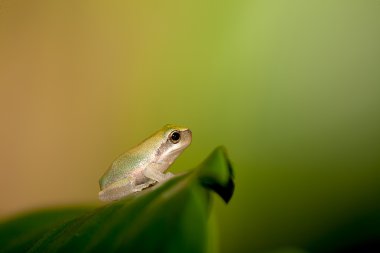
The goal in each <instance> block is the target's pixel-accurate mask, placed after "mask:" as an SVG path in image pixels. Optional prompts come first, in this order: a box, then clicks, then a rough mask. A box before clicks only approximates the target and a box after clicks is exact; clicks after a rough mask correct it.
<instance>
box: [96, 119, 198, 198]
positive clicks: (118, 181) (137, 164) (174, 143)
mask: <svg viewBox="0 0 380 253" xmlns="http://www.w3.org/2000/svg"><path fill="white" fill-rule="evenodd" d="M191 140H192V133H191V131H190V130H189V129H188V128H186V127H182V126H177V125H171V124H168V125H165V126H164V127H162V128H161V129H160V130H158V131H157V132H156V133H154V134H153V135H151V136H150V137H149V138H147V139H145V140H144V141H143V142H141V143H140V144H138V145H137V146H135V147H134V148H132V149H130V150H129V151H127V152H125V153H124V154H122V155H121V156H119V157H118V158H116V160H114V161H113V163H112V164H111V166H110V168H109V169H108V170H107V171H106V172H105V173H104V175H103V176H102V177H101V178H100V180H99V185H100V192H99V199H100V200H102V201H112V200H118V199H120V198H123V197H125V196H127V195H129V194H131V193H133V192H138V191H141V190H143V189H144V188H147V187H149V186H150V185H153V184H155V183H157V182H163V181H166V180H167V179H169V178H171V177H172V176H173V174H172V173H166V174H164V172H165V171H166V170H167V169H168V168H169V166H170V165H171V164H172V163H173V162H174V160H175V159H176V158H177V157H178V156H179V155H180V154H181V153H182V152H183V151H184V150H185V149H186V148H187V147H188V146H189V145H190V143H191Z"/></svg>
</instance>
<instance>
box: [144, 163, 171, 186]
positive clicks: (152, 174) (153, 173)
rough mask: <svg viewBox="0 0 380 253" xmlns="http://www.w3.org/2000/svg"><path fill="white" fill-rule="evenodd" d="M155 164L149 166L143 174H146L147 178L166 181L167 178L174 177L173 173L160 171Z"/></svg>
mask: <svg viewBox="0 0 380 253" xmlns="http://www.w3.org/2000/svg"><path fill="white" fill-rule="evenodd" d="M154 165H155V164H152V165H151V166H150V167H147V168H146V169H145V170H144V171H143V174H144V176H146V177H147V178H150V179H152V180H154V181H157V182H159V183H160V182H165V181H166V180H168V179H170V178H172V177H173V176H174V174H173V173H170V172H168V173H166V174H164V173H162V172H160V171H159V170H158V169H157V168H156V167H155V166H154Z"/></svg>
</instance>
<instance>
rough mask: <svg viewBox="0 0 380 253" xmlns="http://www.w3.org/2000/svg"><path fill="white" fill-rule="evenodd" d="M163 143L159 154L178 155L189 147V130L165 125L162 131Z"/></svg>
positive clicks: (190, 137) (190, 135)
mask: <svg viewBox="0 0 380 253" xmlns="http://www.w3.org/2000/svg"><path fill="white" fill-rule="evenodd" d="M162 134H163V137H164V143H163V144H162V146H161V148H160V149H161V150H160V151H161V153H165V154H173V155H174V154H176V153H178V154H180V153H181V152H182V151H183V150H184V149H185V148H186V147H187V146H189V145H190V143H191V139H192V134H191V131H190V129H189V128H187V127H182V126H177V125H171V124H169V125H165V126H164V127H163V131H162Z"/></svg>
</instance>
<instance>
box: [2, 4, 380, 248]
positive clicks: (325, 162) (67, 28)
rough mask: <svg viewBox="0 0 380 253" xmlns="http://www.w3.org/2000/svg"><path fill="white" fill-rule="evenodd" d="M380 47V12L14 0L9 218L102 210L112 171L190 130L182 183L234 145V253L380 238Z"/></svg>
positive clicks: (227, 219) (7, 72) (226, 242)
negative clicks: (71, 208)
mask: <svg viewBox="0 0 380 253" xmlns="http://www.w3.org/2000/svg"><path fill="white" fill-rule="evenodd" d="M379 45H380V3H379V1H376V0H372V1H371V0H365V1H348V0H347V1H301V0H294V1H139V2H138V1H133V2H132V1H104V2H103V1H60V2H58V1H41V0H38V1H23V0H16V1H7V0H0V85H1V86H0V112H1V124H0V140H1V141H0V169H1V174H0V177H1V184H0V198H1V200H2V203H1V205H0V215H1V217H7V216H9V215H11V214H14V213H17V212H19V211H24V210H29V209H33V208H38V207H42V206H51V205H65V204H72V203H91V202H96V201H98V200H97V192H98V184H97V181H98V179H99V177H100V176H101V175H102V174H103V172H104V171H105V169H106V168H107V167H108V165H109V164H110V163H111V161H112V160H113V159H114V158H115V157H116V156H117V155H118V154H120V153H122V152H124V151H125V150H126V149H128V148H129V147H131V146H133V145H134V144H136V143H138V142H139V141H141V140H142V139H144V138H145V137H146V136H148V135H149V134H151V133H152V132H154V131H155V130H157V129H159V128H160V127H161V126H162V125H164V124H166V123H175V124H182V125H186V126H188V127H190V128H191V129H192V131H193V143H192V145H191V147H190V148H189V149H188V150H187V151H186V152H185V153H184V154H183V155H182V156H181V158H180V159H179V160H178V161H177V162H176V163H175V164H174V166H173V169H172V171H174V172H179V171H184V170H188V169H191V168H193V167H194V166H196V165H197V164H198V163H199V162H200V161H201V160H202V159H204V158H205V157H206V156H207V155H208V153H209V152H211V150H212V149H213V148H214V147H215V146H216V145H219V144H224V145H225V146H226V147H227V149H228V151H229V154H230V157H231V159H232V161H233V163H234V166H235V174H236V191H235V195H234V197H233V199H232V201H231V203H230V204H229V205H228V206H225V205H224V204H223V203H222V202H221V201H220V200H217V199H216V198H215V199H216V201H215V206H214V211H215V212H216V215H217V218H218V223H219V229H220V241H221V246H220V248H221V250H222V252H267V251H271V250H274V249H277V248H281V247H298V248H304V249H312V250H313V249H314V250H318V248H319V247H323V245H324V243H327V242H330V243H332V244H333V245H335V246H337V245H338V246H339V245H341V244H342V245H344V244H347V243H348V244H349V243H352V242H353V241H355V239H358V238H364V240H366V238H367V239H369V240H370V239H371V238H372V236H373V235H374V234H376V233H379V231H378V229H377V228H374V227H376V225H375V224H380V184H379V182H380V155H379V154H380V131H379V129H380V113H379V109H380V99H379V98H380V70H379V67H380V46H379ZM379 226H380V225H379ZM376 229H377V230H376ZM339 231H340V232H339ZM342 231H343V232H342ZM378 235H379V234H378ZM335 246H334V247H335Z"/></svg>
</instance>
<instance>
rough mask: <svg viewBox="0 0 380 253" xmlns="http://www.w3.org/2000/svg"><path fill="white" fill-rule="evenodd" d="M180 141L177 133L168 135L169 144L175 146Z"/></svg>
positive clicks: (179, 135) (179, 134)
mask: <svg viewBox="0 0 380 253" xmlns="http://www.w3.org/2000/svg"><path fill="white" fill-rule="evenodd" d="M180 139H181V133H180V132H178V131H173V132H171V133H170V135H169V140H170V142H171V143H173V144H176V143H178V142H179V140H180Z"/></svg>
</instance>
